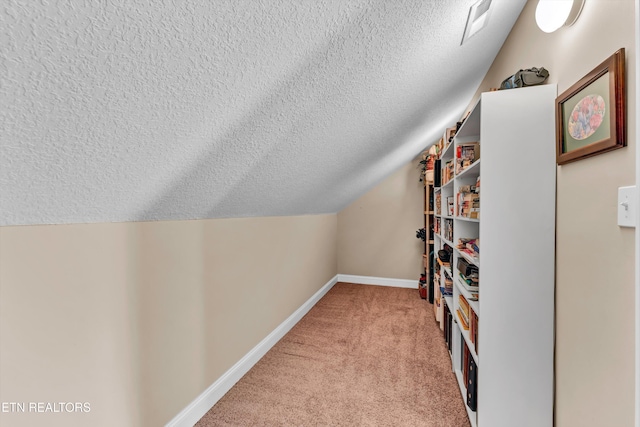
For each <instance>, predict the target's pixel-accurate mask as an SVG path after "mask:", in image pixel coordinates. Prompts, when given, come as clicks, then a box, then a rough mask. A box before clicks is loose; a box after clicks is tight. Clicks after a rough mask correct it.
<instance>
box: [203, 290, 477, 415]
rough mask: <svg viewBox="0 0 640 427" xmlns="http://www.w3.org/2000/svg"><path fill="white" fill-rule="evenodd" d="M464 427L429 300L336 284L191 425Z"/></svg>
mask: <svg viewBox="0 0 640 427" xmlns="http://www.w3.org/2000/svg"><path fill="white" fill-rule="evenodd" d="M196 426H198V427H211V426H216V427H217V426H442V427H464V426H469V421H468V419H467V414H466V412H465V409H464V406H463V402H462V397H461V395H460V389H459V388H458V385H457V382H456V379H455V377H454V374H453V373H452V372H451V359H450V357H449V353H448V352H447V350H446V347H445V344H444V340H443V337H442V332H441V331H440V329H439V328H438V326H437V324H436V322H435V320H434V316H433V308H432V306H431V304H429V303H427V302H426V301H425V300H422V299H420V297H419V295H418V291H417V290H411V289H402V288H389V287H380V286H367V285H355V284H349V283H338V284H336V285H335V286H334V287H333V288H332V289H331V290H330V291H329V292H328V293H327V294H326V295H325V296H324V298H322V299H321V300H320V301H319V302H318V303H317V304H316V305H315V307H313V308H312V309H311V310H310V311H309V313H307V315H306V316H305V317H304V318H303V319H302V320H301V321H300V322H299V323H298V324H297V325H296V326H295V327H294V328H293V329H292V330H291V331H290V332H289V333H288V334H287V335H286V336H285V337H284V338H282V339H281V340H280V341H279V342H278V343H277V344H276V345H275V346H274V347H273V348H272V349H271V350H270V351H269V352H268V353H267V354H266V355H265V356H264V357H263V358H262V359H261V360H260V361H259V362H258V363H257V364H256V365H255V366H254V367H253V368H252V369H251V370H250V371H249V372H248V373H247V374H246V375H245V376H244V377H243V378H242V379H241V380H240V381H239V382H238V383H237V384H236V385H235V386H234V387H233V388H232V389H231V390H230V391H229V392H228V393H227V394H226V395H225V396H224V397H223V398H222V399H221V400H220V401H219V402H218V403H217V404H216V405H215V406H214V407H213V408H212V409H211V410H210V411H209V412H208V413H207V414H206V415H205V416H204V417H203V418H202V419H201V420H200V421H199V422H198V423H197V424H196Z"/></svg>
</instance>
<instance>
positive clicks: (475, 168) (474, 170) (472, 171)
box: [456, 159, 481, 179]
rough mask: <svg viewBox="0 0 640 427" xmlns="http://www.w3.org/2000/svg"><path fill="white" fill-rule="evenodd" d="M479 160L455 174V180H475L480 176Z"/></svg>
mask: <svg viewBox="0 0 640 427" xmlns="http://www.w3.org/2000/svg"><path fill="white" fill-rule="evenodd" d="M480 160H481V159H478V160H476V161H475V162H473V163H472V164H471V166H468V167H467V168H465V169H464V170H463V171H461V172H460V173H458V174H456V178H458V179H460V178H467V177H468V178H477V177H478V175H480Z"/></svg>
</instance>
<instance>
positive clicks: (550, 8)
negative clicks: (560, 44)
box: [536, 0, 584, 33]
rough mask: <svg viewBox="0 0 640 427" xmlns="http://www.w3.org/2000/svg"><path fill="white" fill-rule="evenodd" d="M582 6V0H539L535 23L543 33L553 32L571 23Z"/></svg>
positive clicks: (576, 17)
mask: <svg viewBox="0 0 640 427" xmlns="http://www.w3.org/2000/svg"><path fill="white" fill-rule="evenodd" d="M583 6H584V0H539V1H538V6H537V7H536V23H537V24H538V27H539V28H540V29H541V30H542V31H544V32H545V33H553V32H554V31H556V30H557V29H559V28H560V27H563V26H566V27H569V26H571V25H573V23H574V22H576V20H577V19H578V16H579V15H580V12H582V7H583Z"/></svg>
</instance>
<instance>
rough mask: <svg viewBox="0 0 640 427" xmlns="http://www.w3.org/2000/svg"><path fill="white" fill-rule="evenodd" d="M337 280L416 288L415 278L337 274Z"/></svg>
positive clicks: (360, 283)
mask: <svg viewBox="0 0 640 427" xmlns="http://www.w3.org/2000/svg"><path fill="white" fill-rule="evenodd" d="M338 282H347V283H357V284H359V285H377V286H391V287H394V288H409V289H418V281H417V280H407V279H389V278H386V277H371V276H353V275H351V274H338Z"/></svg>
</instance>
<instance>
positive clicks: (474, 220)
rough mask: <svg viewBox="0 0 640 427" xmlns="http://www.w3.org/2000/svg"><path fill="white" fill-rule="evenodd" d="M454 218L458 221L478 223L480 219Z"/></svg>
mask: <svg viewBox="0 0 640 427" xmlns="http://www.w3.org/2000/svg"><path fill="white" fill-rule="evenodd" d="M454 218H455V219H457V220H458V221H468V222H480V219H478V218H467V217H464V216H456V217H454Z"/></svg>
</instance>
